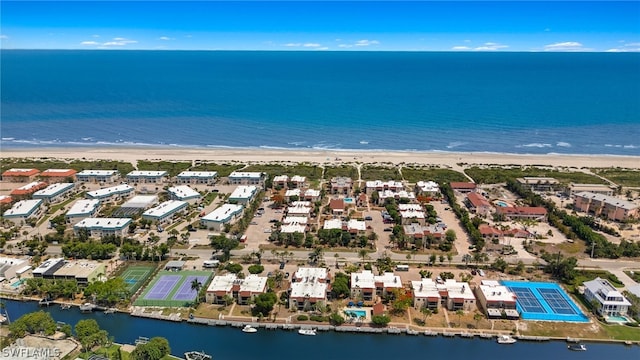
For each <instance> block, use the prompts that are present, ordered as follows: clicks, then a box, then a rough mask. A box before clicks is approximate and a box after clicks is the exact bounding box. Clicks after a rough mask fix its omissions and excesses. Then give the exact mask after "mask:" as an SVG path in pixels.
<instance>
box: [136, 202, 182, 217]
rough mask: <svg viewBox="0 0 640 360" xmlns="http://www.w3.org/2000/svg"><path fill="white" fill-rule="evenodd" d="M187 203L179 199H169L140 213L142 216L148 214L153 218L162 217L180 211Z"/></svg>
mask: <svg viewBox="0 0 640 360" xmlns="http://www.w3.org/2000/svg"><path fill="white" fill-rule="evenodd" d="M188 205H189V204H188V203H187V202H184V201H180V200H169V201H165V202H163V203H162V204H160V205H158V206H156V207H154V208H151V209H149V210H147V211H145V212H144V213H142V216H150V217H155V218H162V217H165V216H167V215H170V214H173V213H175V212H177V211H180V210H182V209H184V208H186V207H187V206H188Z"/></svg>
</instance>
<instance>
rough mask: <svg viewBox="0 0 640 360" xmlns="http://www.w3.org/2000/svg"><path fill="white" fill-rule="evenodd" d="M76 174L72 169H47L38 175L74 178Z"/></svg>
mask: <svg viewBox="0 0 640 360" xmlns="http://www.w3.org/2000/svg"><path fill="white" fill-rule="evenodd" d="M76 173H77V171H75V170H73V169H49V170H45V171H43V172H42V174H40V176H45V177H67V176H74V175H75V174H76Z"/></svg>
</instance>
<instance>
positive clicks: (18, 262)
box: [0, 256, 27, 266]
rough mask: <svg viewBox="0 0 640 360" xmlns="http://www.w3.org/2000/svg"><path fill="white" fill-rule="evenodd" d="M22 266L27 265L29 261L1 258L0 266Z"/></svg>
mask: <svg viewBox="0 0 640 360" xmlns="http://www.w3.org/2000/svg"><path fill="white" fill-rule="evenodd" d="M22 264H27V260H24V259H18V258H12V257H4V256H0V265H11V266H18V265H22Z"/></svg>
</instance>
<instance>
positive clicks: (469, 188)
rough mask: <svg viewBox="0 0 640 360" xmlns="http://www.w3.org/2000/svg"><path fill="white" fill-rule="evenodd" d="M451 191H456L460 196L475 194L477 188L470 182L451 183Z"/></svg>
mask: <svg viewBox="0 0 640 360" xmlns="http://www.w3.org/2000/svg"><path fill="white" fill-rule="evenodd" d="M449 186H451V189H452V190H453V191H457V192H459V193H462V194H467V193H470V192H475V191H476V189H477V188H478V186H477V185H476V184H475V183H472V182H462V181H453V182H450V183H449Z"/></svg>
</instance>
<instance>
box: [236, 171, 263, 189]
mask: <svg viewBox="0 0 640 360" xmlns="http://www.w3.org/2000/svg"><path fill="white" fill-rule="evenodd" d="M266 180H267V174H266V173H262V172H246V171H234V172H232V173H231V174H229V184H231V185H255V186H259V187H262V188H264V183H265V181H266Z"/></svg>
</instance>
